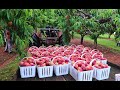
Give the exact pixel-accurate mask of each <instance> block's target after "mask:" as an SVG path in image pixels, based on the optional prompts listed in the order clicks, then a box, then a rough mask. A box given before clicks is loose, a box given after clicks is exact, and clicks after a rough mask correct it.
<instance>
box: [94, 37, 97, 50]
mask: <svg viewBox="0 0 120 90" xmlns="http://www.w3.org/2000/svg"><path fill="white" fill-rule="evenodd" d="M94 45H95V49H96V48H97V38H96V39H94Z"/></svg>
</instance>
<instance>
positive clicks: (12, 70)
mask: <svg viewBox="0 0 120 90" xmlns="http://www.w3.org/2000/svg"><path fill="white" fill-rule="evenodd" d="M18 64H19V60H18V59H17V58H16V59H15V60H13V61H12V62H11V63H10V64H8V65H7V66H5V67H3V68H1V69H0V81H9V80H12V78H13V76H14V75H15V74H16V71H17V69H18Z"/></svg>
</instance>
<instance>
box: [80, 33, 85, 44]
mask: <svg viewBox="0 0 120 90" xmlns="http://www.w3.org/2000/svg"><path fill="white" fill-rule="evenodd" d="M83 39H84V35H81V41H80V44H83Z"/></svg>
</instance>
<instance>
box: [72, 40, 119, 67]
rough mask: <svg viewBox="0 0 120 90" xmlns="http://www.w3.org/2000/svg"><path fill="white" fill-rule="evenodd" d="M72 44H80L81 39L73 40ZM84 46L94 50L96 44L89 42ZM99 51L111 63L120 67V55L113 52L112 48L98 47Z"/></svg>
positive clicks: (85, 42)
mask: <svg viewBox="0 0 120 90" xmlns="http://www.w3.org/2000/svg"><path fill="white" fill-rule="evenodd" d="M71 43H74V44H76V45H79V44H80V39H72V40H71ZM83 45H84V46H86V47H91V48H92V49H93V48H94V44H93V43H91V42H89V41H84V44H83ZM97 49H99V50H100V51H101V52H102V53H103V54H104V57H105V58H107V59H108V61H109V62H111V63H113V64H116V65H118V66H120V53H116V52H112V51H111V49H110V48H106V47H104V46H101V45H98V47H97Z"/></svg>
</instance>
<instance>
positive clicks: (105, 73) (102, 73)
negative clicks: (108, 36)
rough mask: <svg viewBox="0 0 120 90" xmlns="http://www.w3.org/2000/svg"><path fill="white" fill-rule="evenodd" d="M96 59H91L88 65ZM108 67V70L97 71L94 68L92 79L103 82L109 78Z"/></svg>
mask: <svg viewBox="0 0 120 90" xmlns="http://www.w3.org/2000/svg"><path fill="white" fill-rule="evenodd" d="M94 60H96V59H93V60H92V61H91V62H90V65H91V64H92V63H93V61H94ZM110 68H111V67H110V66H109V67H108V68H103V69H98V68H96V67H94V72H93V78H96V79H97V80H104V79H108V78H109V74H110Z"/></svg>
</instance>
